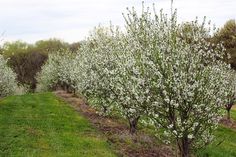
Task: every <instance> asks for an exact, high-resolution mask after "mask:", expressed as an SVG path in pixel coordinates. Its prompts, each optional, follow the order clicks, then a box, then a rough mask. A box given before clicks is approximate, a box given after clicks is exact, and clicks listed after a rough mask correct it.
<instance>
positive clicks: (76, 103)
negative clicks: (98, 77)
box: [54, 90, 176, 157]
mask: <svg viewBox="0 0 236 157" xmlns="http://www.w3.org/2000/svg"><path fill="white" fill-rule="evenodd" d="M54 93H55V94H56V95H57V96H58V97H60V98H61V99H63V100H64V101H66V102H68V103H69V104H70V105H71V106H72V107H73V108H74V109H75V110H76V111H78V112H80V113H81V114H82V115H84V116H85V117H86V118H87V119H88V120H89V121H90V122H91V123H92V124H93V125H94V126H95V127H96V128H97V129H98V130H99V131H101V132H102V133H103V134H104V135H105V136H106V137H107V140H108V142H109V143H111V145H112V146H113V147H114V148H115V150H116V152H117V154H118V156H121V157H174V156H176V155H175V151H174V149H173V148H171V147H170V146H167V145H164V144H158V143H157V140H156V139H155V137H151V136H150V135H147V134H146V133H144V132H141V131H138V132H137V134H135V135H130V134H129V128H128V126H127V124H124V123H122V122H120V121H119V120H118V119H116V118H114V117H104V116H101V115H99V114H98V113H97V112H96V110H94V109H93V108H92V107H90V106H89V105H88V104H87V103H86V102H85V101H83V99H82V98H79V97H76V96H74V95H73V94H69V93H66V92H65V91H62V90H58V91H55V92H54Z"/></svg>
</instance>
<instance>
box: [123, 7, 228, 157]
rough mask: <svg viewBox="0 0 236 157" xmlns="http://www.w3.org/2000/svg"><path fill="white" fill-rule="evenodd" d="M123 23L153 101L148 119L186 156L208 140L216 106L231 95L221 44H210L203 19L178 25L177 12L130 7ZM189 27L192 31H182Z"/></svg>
mask: <svg viewBox="0 0 236 157" xmlns="http://www.w3.org/2000/svg"><path fill="white" fill-rule="evenodd" d="M126 23H127V24H126V29H127V32H128V33H129V34H131V37H132V40H133V41H136V43H137V46H140V47H141V48H142V49H143V51H142V52H143V57H142V64H144V63H145V64H144V65H145V66H146V68H145V70H147V71H149V72H147V74H148V78H150V79H151V81H147V80H145V84H146V85H147V86H150V88H149V89H150V91H149V94H150V95H149V96H150V97H151V98H150V100H151V102H152V103H151V105H150V106H148V107H147V110H148V112H147V113H148V117H150V120H151V121H150V123H151V124H154V125H155V126H156V127H157V128H160V127H161V128H162V130H164V135H165V137H166V140H170V141H176V143H177V146H178V148H179V152H180V154H181V156H183V157H188V156H190V150H192V149H194V148H198V147H199V146H202V145H203V144H206V143H209V141H210V140H211V139H212V131H213V130H214V129H215V128H216V126H217V124H218V121H219V119H220V115H221V108H222V107H223V104H225V103H226V102H227V99H226V98H227V95H228V94H230V95H231V94H232V90H228V89H229V88H228V87H229V86H231V85H232V82H231V81H232V80H231V79H230V74H229V66H228V65H227V64H226V63H224V62H223V53H222V51H221V50H222V48H221V47H220V45H217V46H215V47H214V49H213V46H212V45H211V43H210V42H208V40H207V39H208V38H209V37H210V29H208V28H206V25H205V23H203V24H201V25H199V24H198V21H194V22H192V23H190V27H191V28H193V29H189V30H188V31H186V30H183V27H180V26H179V25H178V24H177V15H176V12H175V13H173V15H171V17H170V18H168V17H167V16H166V15H165V14H163V13H162V11H161V12H160V15H157V14H156V13H154V16H151V12H150V11H149V10H148V9H147V10H146V11H143V12H142V14H141V15H140V16H138V14H137V13H136V12H135V10H134V9H133V10H131V11H129V14H128V15H127V18H126ZM194 28H197V29H194ZM189 31H191V32H190V34H191V36H188V35H184V33H189ZM180 34H182V36H184V38H182V37H181V36H180ZM186 37H190V38H191V39H190V41H189V40H186V39H187V38H186ZM149 104H150V103H149Z"/></svg>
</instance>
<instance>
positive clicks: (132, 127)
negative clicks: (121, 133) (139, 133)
mask: <svg viewBox="0 0 236 157" xmlns="http://www.w3.org/2000/svg"><path fill="white" fill-rule="evenodd" d="M139 118H140V116H138V117H135V118H133V119H129V132H130V134H132V135H133V134H135V133H136V130H137V124H138V120H139Z"/></svg>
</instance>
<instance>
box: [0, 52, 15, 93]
mask: <svg viewBox="0 0 236 157" xmlns="http://www.w3.org/2000/svg"><path fill="white" fill-rule="evenodd" d="M16 88H17V82H16V74H15V73H14V72H13V71H12V69H11V68H10V67H8V65H7V60H6V59H4V57H3V56H2V55H0V97H4V96H8V95H11V94H14V93H15V90H16Z"/></svg>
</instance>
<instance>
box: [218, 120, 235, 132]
mask: <svg viewBox="0 0 236 157" xmlns="http://www.w3.org/2000/svg"><path fill="white" fill-rule="evenodd" d="M220 124H222V125H224V126H225V127H228V128H231V129H235V130H236V121H235V120H233V119H232V118H231V119H230V120H229V119H227V118H226V117H224V118H222V119H221V120H220Z"/></svg>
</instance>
